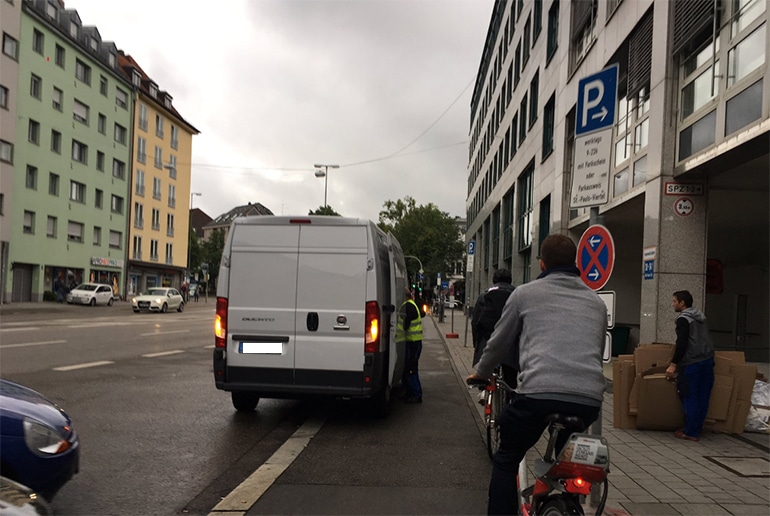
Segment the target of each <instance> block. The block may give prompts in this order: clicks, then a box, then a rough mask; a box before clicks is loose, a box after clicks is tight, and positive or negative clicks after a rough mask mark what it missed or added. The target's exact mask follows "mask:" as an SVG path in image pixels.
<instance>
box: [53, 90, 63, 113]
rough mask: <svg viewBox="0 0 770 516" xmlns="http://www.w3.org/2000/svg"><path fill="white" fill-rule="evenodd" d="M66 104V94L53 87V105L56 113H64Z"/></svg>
mask: <svg viewBox="0 0 770 516" xmlns="http://www.w3.org/2000/svg"><path fill="white" fill-rule="evenodd" d="M63 104H64V92H63V91H62V90H60V89H59V88H57V87H56V86H54V87H53V99H52V100H51V105H52V106H53V108H54V109H55V110H56V111H62V109H63Z"/></svg>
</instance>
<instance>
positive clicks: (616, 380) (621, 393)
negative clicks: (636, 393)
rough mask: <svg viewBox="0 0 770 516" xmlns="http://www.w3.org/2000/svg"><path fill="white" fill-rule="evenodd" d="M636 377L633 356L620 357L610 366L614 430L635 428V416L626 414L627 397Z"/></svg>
mask: <svg viewBox="0 0 770 516" xmlns="http://www.w3.org/2000/svg"><path fill="white" fill-rule="evenodd" d="M635 375H636V368H635V366H634V362H633V355H621V356H619V357H618V360H617V361H616V362H614V363H613V364H612V378H613V389H614V394H613V407H612V409H613V422H612V425H613V426H614V427H615V428H636V416H633V415H631V414H629V412H628V397H629V393H630V391H631V386H632V384H633V382H634V376H635Z"/></svg>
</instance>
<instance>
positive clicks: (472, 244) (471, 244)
mask: <svg viewBox="0 0 770 516" xmlns="http://www.w3.org/2000/svg"><path fill="white" fill-rule="evenodd" d="M475 253H476V241H475V240H471V241H470V242H468V254H475Z"/></svg>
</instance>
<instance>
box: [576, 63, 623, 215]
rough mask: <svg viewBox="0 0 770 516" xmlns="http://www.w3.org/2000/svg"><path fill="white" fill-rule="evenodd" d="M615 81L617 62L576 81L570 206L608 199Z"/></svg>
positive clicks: (615, 100)
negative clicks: (576, 93)
mask: <svg viewBox="0 0 770 516" xmlns="http://www.w3.org/2000/svg"><path fill="white" fill-rule="evenodd" d="M617 84H618V65H613V66H610V67H609V68H605V69H604V70H602V71H600V72H598V73H595V74H593V75H589V76H588V77H585V78H583V79H581V80H580V81H579V82H578V100H577V112H576V117H575V118H576V120H575V159H574V165H573V170H572V188H571V191H570V208H587V207H590V206H599V205H601V204H606V203H607V202H608V201H609V189H610V164H611V158H610V156H611V153H612V127H613V126H614V125H615V111H616V110H615V105H616V103H617V93H618V92H617V89H618V88H617Z"/></svg>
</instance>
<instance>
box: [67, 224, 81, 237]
mask: <svg viewBox="0 0 770 516" xmlns="http://www.w3.org/2000/svg"><path fill="white" fill-rule="evenodd" d="M67 240H69V241H70V242H82V241H83V224H82V223H80V222H74V221H71V220H70V221H69V222H68V223H67Z"/></svg>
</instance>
